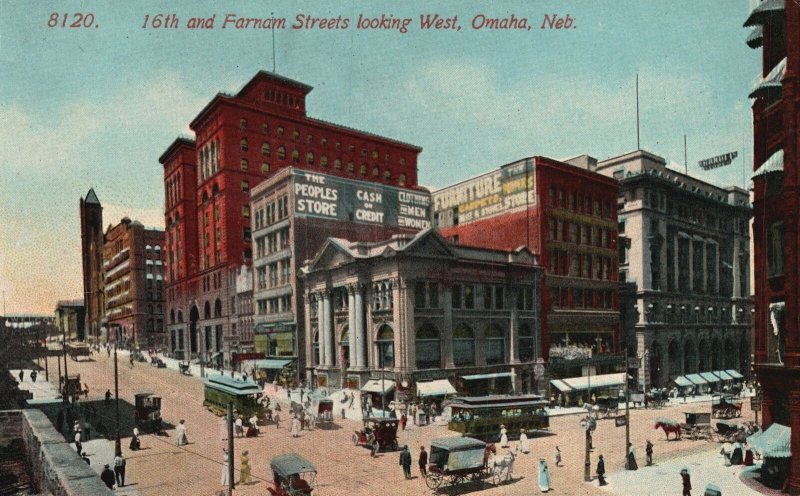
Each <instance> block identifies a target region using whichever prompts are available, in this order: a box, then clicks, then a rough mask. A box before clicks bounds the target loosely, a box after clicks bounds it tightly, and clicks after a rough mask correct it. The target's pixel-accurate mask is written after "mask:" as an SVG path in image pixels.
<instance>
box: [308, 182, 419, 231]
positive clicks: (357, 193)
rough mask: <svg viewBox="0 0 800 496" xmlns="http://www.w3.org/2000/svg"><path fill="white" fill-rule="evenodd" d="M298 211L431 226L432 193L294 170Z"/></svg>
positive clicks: (370, 221) (378, 222) (352, 219)
mask: <svg viewBox="0 0 800 496" xmlns="http://www.w3.org/2000/svg"><path fill="white" fill-rule="evenodd" d="M292 176H293V177H292V181H293V189H294V202H295V213H296V215H299V216H309V217H321V218H326V219H334V220H340V221H350V222H358V223H364V224H376V225H385V226H399V227H409V228H413V229H427V228H428V227H430V225H431V222H430V210H431V196H430V193H428V192H426V191H413V190H405V189H400V188H395V187H393V186H387V185H382V184H375V183H368V182H365V181H354V180H350V179H343V178H340V177H336V176H329V175H327V174H316V173H311V172H302V171H294V172H293V174H292Z"/></svg>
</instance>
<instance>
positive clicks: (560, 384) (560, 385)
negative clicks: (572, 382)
mask: <svg viewBox="0 0 800 496" xmlns="http://www.w3.org/2000/svg"><path fill="white" fill-rule="evenodd" d="M550 384H552V385H553V386H554V387H555V388H556V389H558V390H559V391H561V392H562V393H569V392H570V391H572V388H571V387H569V384H567V383H565V382H564V381H562V380H561V379H553V380H551V381H550Z"/></svg>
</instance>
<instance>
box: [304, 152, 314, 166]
mask: <svg viewBox="0 0 800 496" xmlns="http://www.w3.org/2000/svg"><path fill="white" fill-rule="evenodd" d="M306 164H308V165H314V152H308V153H306Z"/></svg>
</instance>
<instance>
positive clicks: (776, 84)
mask: <svg viewBox="0 0 800 496" xmlns="http://www.w3.org/2000/svg"><path fill="white" fill-rule="evenodd" d="M785 75H786V59H785V58H784V59H783V60H782V61H780V62H779V63H778V65H776V66H775V67H773V68H772V70H771V71H769V74H767V76H766V77H765V78H764V79H762V80H761V81H759V83H758V84H757V85H756V86H755V88H753V91H752V92H750V95H749V97H750V98H769V97H771V96H780V95H781V93H782V92H783V77H784V76H785Z"/></svg>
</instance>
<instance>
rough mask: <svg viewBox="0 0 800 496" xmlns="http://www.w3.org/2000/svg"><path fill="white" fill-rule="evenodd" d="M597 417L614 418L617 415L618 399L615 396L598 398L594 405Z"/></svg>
mask: <svg viewBox="0 0 800 496" xmlns="http://www.w3.org/2000/svg"><path fill="white" fill-rule="evenodd" d="M594 406H595V407H596V408H597V413H598V415H603V416H604V417H605V418H611V417H616V416H617V414H618V413H619V398H617V397H616V396H598V397H597V400H596V401H595V403H594Z"/></svg>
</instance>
